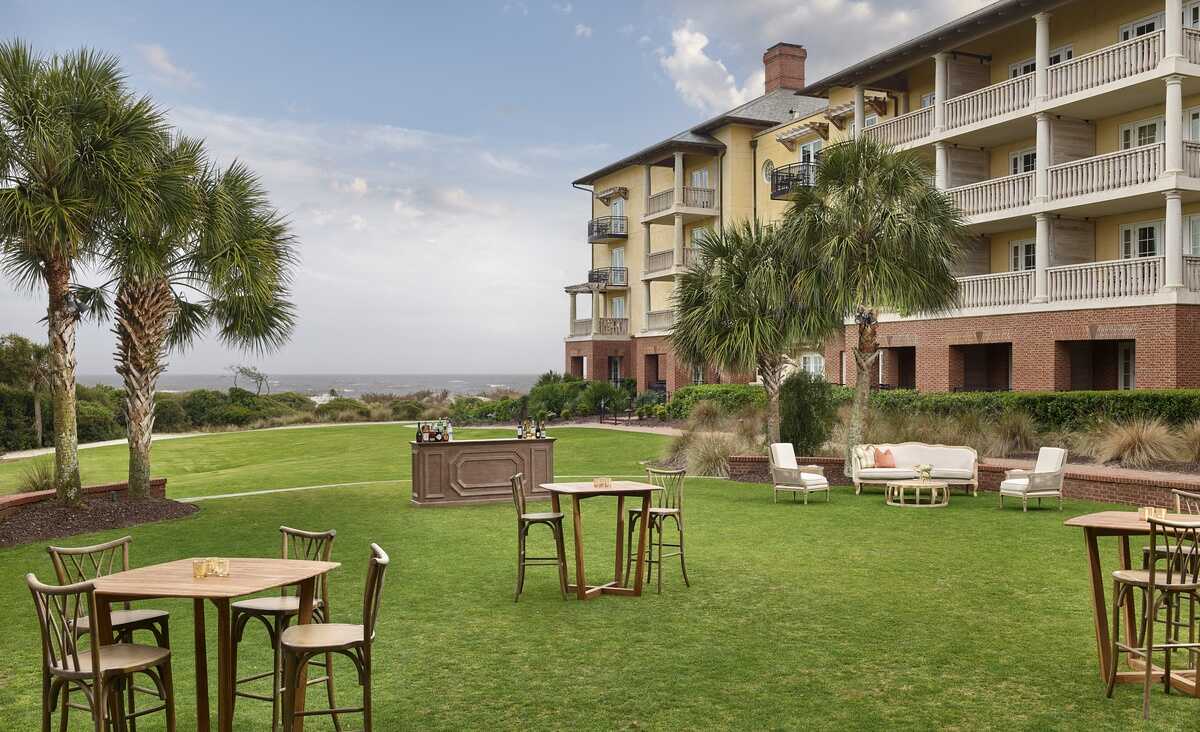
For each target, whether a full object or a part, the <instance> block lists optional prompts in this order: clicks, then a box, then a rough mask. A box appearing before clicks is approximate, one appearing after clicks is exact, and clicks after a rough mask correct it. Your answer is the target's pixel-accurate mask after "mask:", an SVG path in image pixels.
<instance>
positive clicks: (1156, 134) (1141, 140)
mask: <svg viewBox="0 0 1200 732" xmlns="http://www.w3.org/2000/svg"><path fill="white" fill-rule="evenodd" d="M1164 133H1165V122H1164V120H1163V118H1162V117H1156V118H1154V119H1144V120H1141V121H1139V122H1130V123H1129V124H1124V125H1121V130H1120V139H1119V142H1120V144H1121V149H1122V150H1128V149H1130V148H1134V147H1141V146H1143V145H1153V144H1155V143H1157V142H1158V141H1160V140H1162V139H1163V135H1164Z"/></svg>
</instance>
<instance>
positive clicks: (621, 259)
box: [608, 247, 625, 269]
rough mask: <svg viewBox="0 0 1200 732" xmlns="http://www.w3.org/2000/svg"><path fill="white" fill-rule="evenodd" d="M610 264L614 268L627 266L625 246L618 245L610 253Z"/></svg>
mask: <svg viewBox="0 0 1200 732" xmlns="http://www.w3.org/2000/svg"><path fill="white" fill-rule="evenodd" d="M608 266H609V267H612V268H613V269H620V268H622V267H624V266H625V247H616V248H614V249H613V250H612V251H610V252H609V253H608Z"/></svg>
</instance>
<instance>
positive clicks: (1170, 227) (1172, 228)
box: [1163, 191, 1183, 289]
mask: <svg viewBox="0 0 1200 732" xmlns="http://www.w3.org/2000/svg"><path fill="white" fill-rule="evenodd" d="M1163 196H1164V197H1165V198H1166V199H1167V226H1166V229H1167V230H1166V232H1165V234H1166V238H1167V252H1166V254H1167V257H1166V259H1167V271H1166V273H1165V281H1164V283H1163V285H1164V287H1166V288H1168V289H1174V288H1180V287H1183V199H1182V198H1181V197H1180V194H1179V191H1167V192H1166V193H1164V194H1163Z"/></svg>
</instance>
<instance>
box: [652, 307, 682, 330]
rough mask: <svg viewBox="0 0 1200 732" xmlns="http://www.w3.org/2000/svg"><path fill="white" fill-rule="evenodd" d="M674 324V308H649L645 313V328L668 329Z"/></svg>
mask: <svg viewBox="0 0 1200 732" xmlns="http://www.w3.org/2000/svg"><path fill="white" fill-rule="evenodd" d="M674 326H675V311H674V310H651V311H650V312H648V313H646V330H648V331H650V330H670V329H671V328H673V327H674Z"/></svg>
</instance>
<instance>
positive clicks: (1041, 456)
mask: <svg viewBox="0 0 1200 732" xmlns="http://www.w3.org/2000/svg"><path fill="white" fill-rule="evenodd" d="M1066 468H1067V451H1066V450H1064V449H1062V448H1061V447H1043V448H1042V449H1040V450H1038V457H1037V463H1036V464H1035V465H1034V466H1033V470H1010V471H1008V472H1007V473H1005V474H1004V481H1003V482H1001V483H1000V508H1004V497H1005V496H1009V497H1010V498H1020V499H1021V510H1023V511H1028V510H1029V499H1030V498H1036V499H1037V502H1038V505H1039V506H1040V505H1042V499H1043V498H1057V499H1058V510H1059V511H1061V510H1062V486H1063V475H1064V474H1065V473H1066Z"/></svg>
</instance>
